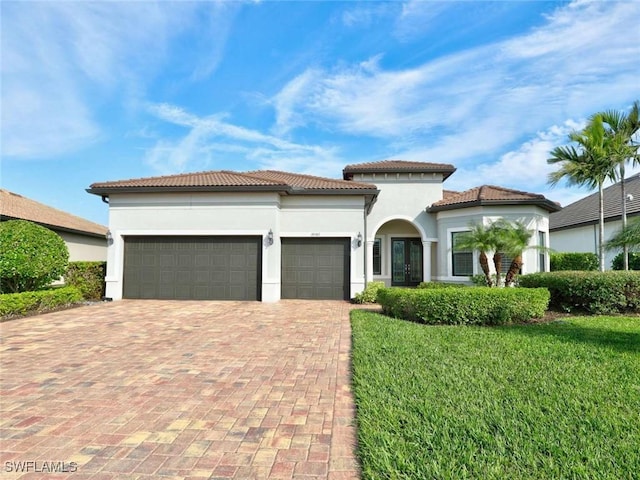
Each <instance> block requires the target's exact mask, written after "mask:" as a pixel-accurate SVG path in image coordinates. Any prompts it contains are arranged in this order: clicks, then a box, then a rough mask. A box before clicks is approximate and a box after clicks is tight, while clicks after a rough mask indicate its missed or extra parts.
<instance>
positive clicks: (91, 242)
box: [56, 231, 107, 262]
mask: <svg viewBox="0 0 640 480" xmlns="http://www.w3.org/2000/svg"><path fill="white" fill-rule="evenodd" d="M56 233H57V234H58V235H60V237H62V239H63V240H64V243H66V244H67V248H68V249H69V261H70V262H80V261H82V262H104V261H106V260H107V239H106V238H96V237H89V236H86V235H79V234H76V233H68V232H60V231H58V232H56Z"/></svg>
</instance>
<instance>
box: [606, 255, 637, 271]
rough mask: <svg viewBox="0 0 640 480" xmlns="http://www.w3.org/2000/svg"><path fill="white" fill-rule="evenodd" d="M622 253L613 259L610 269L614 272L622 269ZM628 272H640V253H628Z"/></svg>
mask: <svg viewBox="0 0 640 480" xmlns="http://www.w3.org/2000/svg"><path fill="white" fill-rule="evenodd" d="M623 263H624V262H623V261H622V252H620V253H619V254H618V255H616V256H615V257H613V261H612V262H611V268H613V269H614V270H622V267H623ZM629 270H640V252H629Z"/></svg>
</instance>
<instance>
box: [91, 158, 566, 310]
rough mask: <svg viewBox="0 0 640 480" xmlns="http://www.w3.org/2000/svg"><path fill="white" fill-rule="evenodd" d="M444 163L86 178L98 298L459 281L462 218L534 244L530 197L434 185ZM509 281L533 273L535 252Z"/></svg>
mask: <svg viewBox="0 0 640 480" xmlns="http://www.w3.org/2000/svg"><path fill="white" fill-rule="evenodd" d="M453 172H455V168H454V167H453V166H452V165H447V164H437V163H424V162H406V161H399V160H387V161H382V162H372V163H363V164H357V165H348V166H347V167H345V169H344V170H343V179H342V180H335V179H329V178H320V177H314V176H309V175H301V174H296V173H286V172H277V171H271V170H266V171H253V172H231V171H211V172H200V173H189V174H181V175H170V176H164V177H153V178H141V179H133V180H123V181H114V182H103V183H94V184H93V185H91V187H90V188H89V189H88V190H87V191H88V192H89V193H93V194H96V195H100V196H102V197H103V199H104V200H105V201H107V198H108V202H109V218H110V224H109V228H110V230H111V232H112V238H113V241H112V243H111V245H110V247H109V257H108V262H107V265H108V271H107V278H106V283H107V296H108V297H111V298H114V299H120V298H179V299H237V300H262V301H266V302H270V301H277V300H279V299H281V298H318V299H349V298H351V297H353V296H354V295H355V294H356V293H358V292H360V291H362V289H363V288H364V286H365V284H366V282H369V281H372V280H382V281H384V282H385V283H386V284H388V285H398V286H401V285H404V286H411V285H417V284H418V283H419V282H421V281H429V280H440V281H458V282H460V281H469V279H470V276H471V275H473V274H477V273H480V272H479V267H478V265H477V263H478V262H477V252H452V249H451V245H452V242H453V241H455V237H456V235H458V234H459V233H461V232H463V231H465V230H467V229H468V224H469V222H471V221H484V222H490V221H493V220H495V219H497V218H501V217H505V218H508V219H511V220H520V221H523V222H525V223H526V224H527V225H528V227H529V228H531V229H533V230H535V231H536V235H534V238H533V239H532V245H539V244H542V245H544V246H547V235H548V215H549V212H554V211H556V210H558V209H559V208H560V207H559V206H558V205H557V204H556V203H554V202H551V201H549V200H547V199H546V198H545V197H544V196H542V195H536V194H531V193H526V192H519V191H515V190H509V189H505V188H500V187H492V186H484V187H479V188H476V189H471V190H468V191H466V192H451V191H446V190H443V187H442V184H443V182H444V181H445V180H446V179H447V178H448V177H449V176H450V175H451V174H452V173H453ZM524 262H525V263H524V266H523V273H526V272H531V271H538V270H541V269H547V266H548V259H547V258H546V255H545V254H544V253H543V254H542V255H540V254H539V252H537V251H535V250H531V251H527V252H526V253H525V256H524Z"/></svg>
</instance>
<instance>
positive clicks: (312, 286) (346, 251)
mask: <svg viewBox="0 0 640 480" xmlns="http://www.w3.org/2000/svg"><path fill="white" fill-rule="evenodd" d="M281 241H282V290H281V296H282V298H302V299H319V300H325V299H326V300H329V299H333V300H348V299H349V297H350V293H351V292H350V289H351V285H350V280H349V277H350V268H349V267H350V263H351V262H350V248H349V239H348V238H282V239H281Z"/></svg>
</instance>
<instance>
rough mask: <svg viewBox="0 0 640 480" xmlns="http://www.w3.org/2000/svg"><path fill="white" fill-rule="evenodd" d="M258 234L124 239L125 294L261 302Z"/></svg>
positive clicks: (129, 295)
mask: <svg viewBox="0 0 640 480" xmlns="http://www.w3.org/2000/svg"><path fill="white" fill-rule="evenodd" d="M261 240H262V239H261V238H260V237H190V236H187V237H181V236H175V237H174V236H166V237H161V236H153V237H151V236H149V237H126V238H125V243H124V285H123V297H124V298H157V299H180V300H183V299H184V300H260V286H261V284H262V279H261V276H260V273H261V271H262V267H261V265H262V258H261V257H262V243H261Z"/></svg>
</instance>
